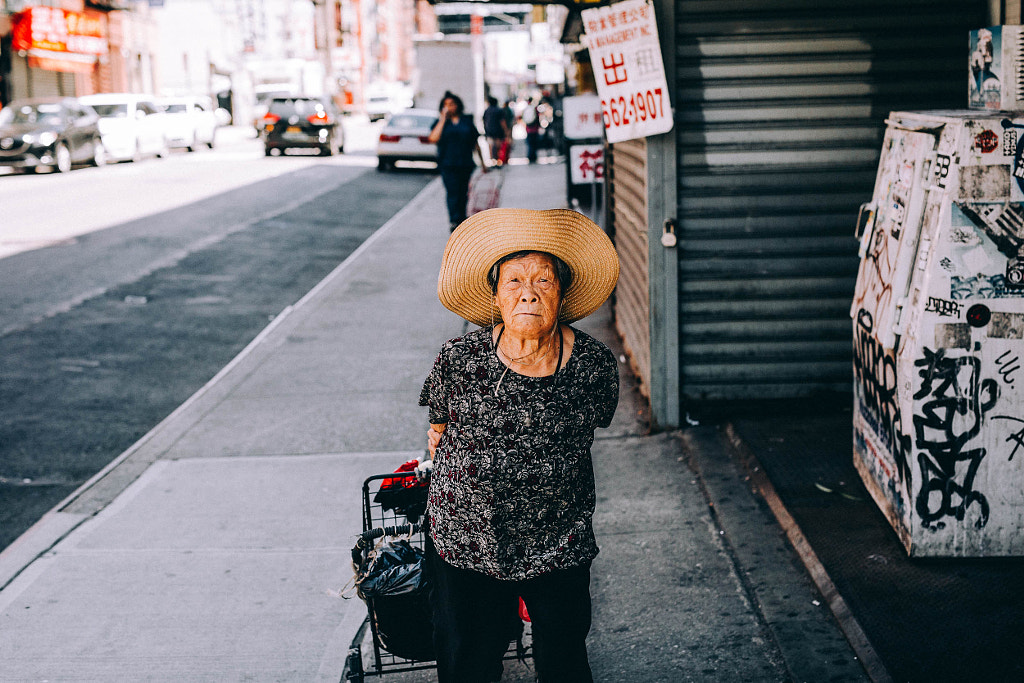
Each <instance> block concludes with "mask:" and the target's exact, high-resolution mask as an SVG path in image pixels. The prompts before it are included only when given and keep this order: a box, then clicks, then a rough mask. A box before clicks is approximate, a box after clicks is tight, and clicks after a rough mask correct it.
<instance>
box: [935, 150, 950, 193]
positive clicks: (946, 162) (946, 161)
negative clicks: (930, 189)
mask: <svg viewBox="0 0 1024 683" xmlns="http://www.w3.org/2000/svg"><path fill="white" fill-rule="evenodd" d="M952 163H953V158H952V157H950V156H949V155H948V154H936V155H935V185H936V186H938V187H941V188H945V187H946V178H948V177H949V167H950V165H951V164H952Z"/></svg>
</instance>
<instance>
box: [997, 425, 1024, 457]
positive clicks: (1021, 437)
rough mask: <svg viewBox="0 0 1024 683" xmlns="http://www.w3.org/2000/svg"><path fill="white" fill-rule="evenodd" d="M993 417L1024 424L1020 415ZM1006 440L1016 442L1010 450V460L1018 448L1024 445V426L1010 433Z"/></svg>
mask: <svg viewBox="0 0 1024 683" xmlns="http://www.w3.org/2000/svg"><path fill="white" fill-rule="evenodd" d="M992 419H993V420H1013V421H1014V422H1018V423H1020V424H1022V425H1024V420H1022V419H1020V418H1019V417H1010V416H1009V415H994V416H993V417H992ZM1006 441H1007V443H1009V442H1011V441H1012V442H1013V443H1014V444H1015V445H1014V447H1013V450H1012V451H1010V457H1009V458H1007V460H1008V461H1009V460H1013V456H1015V455H1017V449H1018V448H1021V447H1022V446H1024V427H1022V428H1021V429H1020V430H1019V431H1016V432H1014V433H1013V434H1010V435H1009V436H1008V437H1006Z"/></svg>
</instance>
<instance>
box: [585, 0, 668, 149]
mask: <svg viewBox="0 0 1024 683" xmlns="http://www.w3.org/2000/svg"><path fill="white" fill-rule="evenodd" d="M582 17H583V27H584V30H585V31H586V34H587V47H588V48H589V49H590V62H591V64H592V65H593V67H594V77H595V78H596V80H597V93H598V95H599V96H600V97H601V110H602V113H603V116H604V128H605V135H606V137H607V138H608V142H622V141H623V140H632V139H634V138H642V137H647V136H648V135H657V134H659V133H667V132H668V131H670V130H672V107H671V106H670V105H669V93H668V84H667V83H666V81H665V65H664V63H663V62H662V60H661V46H660V44H659V43H658V25H657V22H656V21H655V16H654V7H653V6H651V4H650V2H648V0H625V2H617V3H615V4H614V5H609V6H607V7H596V8H594V9H588V10H584V11H583V12H582Z"/></svg>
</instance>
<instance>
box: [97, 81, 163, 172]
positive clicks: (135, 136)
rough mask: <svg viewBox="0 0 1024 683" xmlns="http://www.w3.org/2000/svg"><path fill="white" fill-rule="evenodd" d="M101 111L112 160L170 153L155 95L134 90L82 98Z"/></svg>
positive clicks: (98, 111)
mask: <svg viewBox="0 0 1024 683" xmlns="http://www.w3.org/2000/svg"><path fill="white" fill-rule="evenodd" d="M78 99H79V101H80V102H82V103H83V104H87V105H89V106H90V107H92V108H93V109H95V110H96V113H97V114H99V115H100V122H99V126H100V135H101V136H102V138H103V147H104V149H106V151H107V159H108V160H109V161H136V160H138V159H141V158H142V157H144V156H148V155H156V156H158V157H163V156H166V155H167V151H168V145H167V137H166V133H165V124H164V121H165V118H164V113H163V110H162V109H161V108H160V107H159V106H157V104H156V100H155V98H153V97H151V96H149V95H139V94H134V93H104V94H100V95H86V96H84V97H80V98H78Z"/></svg>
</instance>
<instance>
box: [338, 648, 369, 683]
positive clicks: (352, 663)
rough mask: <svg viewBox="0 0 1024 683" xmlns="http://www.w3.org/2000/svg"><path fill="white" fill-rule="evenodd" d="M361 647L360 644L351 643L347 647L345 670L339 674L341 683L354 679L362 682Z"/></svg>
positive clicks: (358, 682) (357, 682)
mask: <svg viewBox="0 0 1024 683" xmlns="http://www.w3.org/2000/svg"><path fill="white" fill-rule="evenodd" d="M363 674H364V672H363V648H362V646H360V645H353V646H352V647H351V648H349V651H348V656H347V657H345V671H344V672H343V673H342V676H341V683H345V681H355V682H356V683H363V678H364V675H363Z"/></svg>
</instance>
